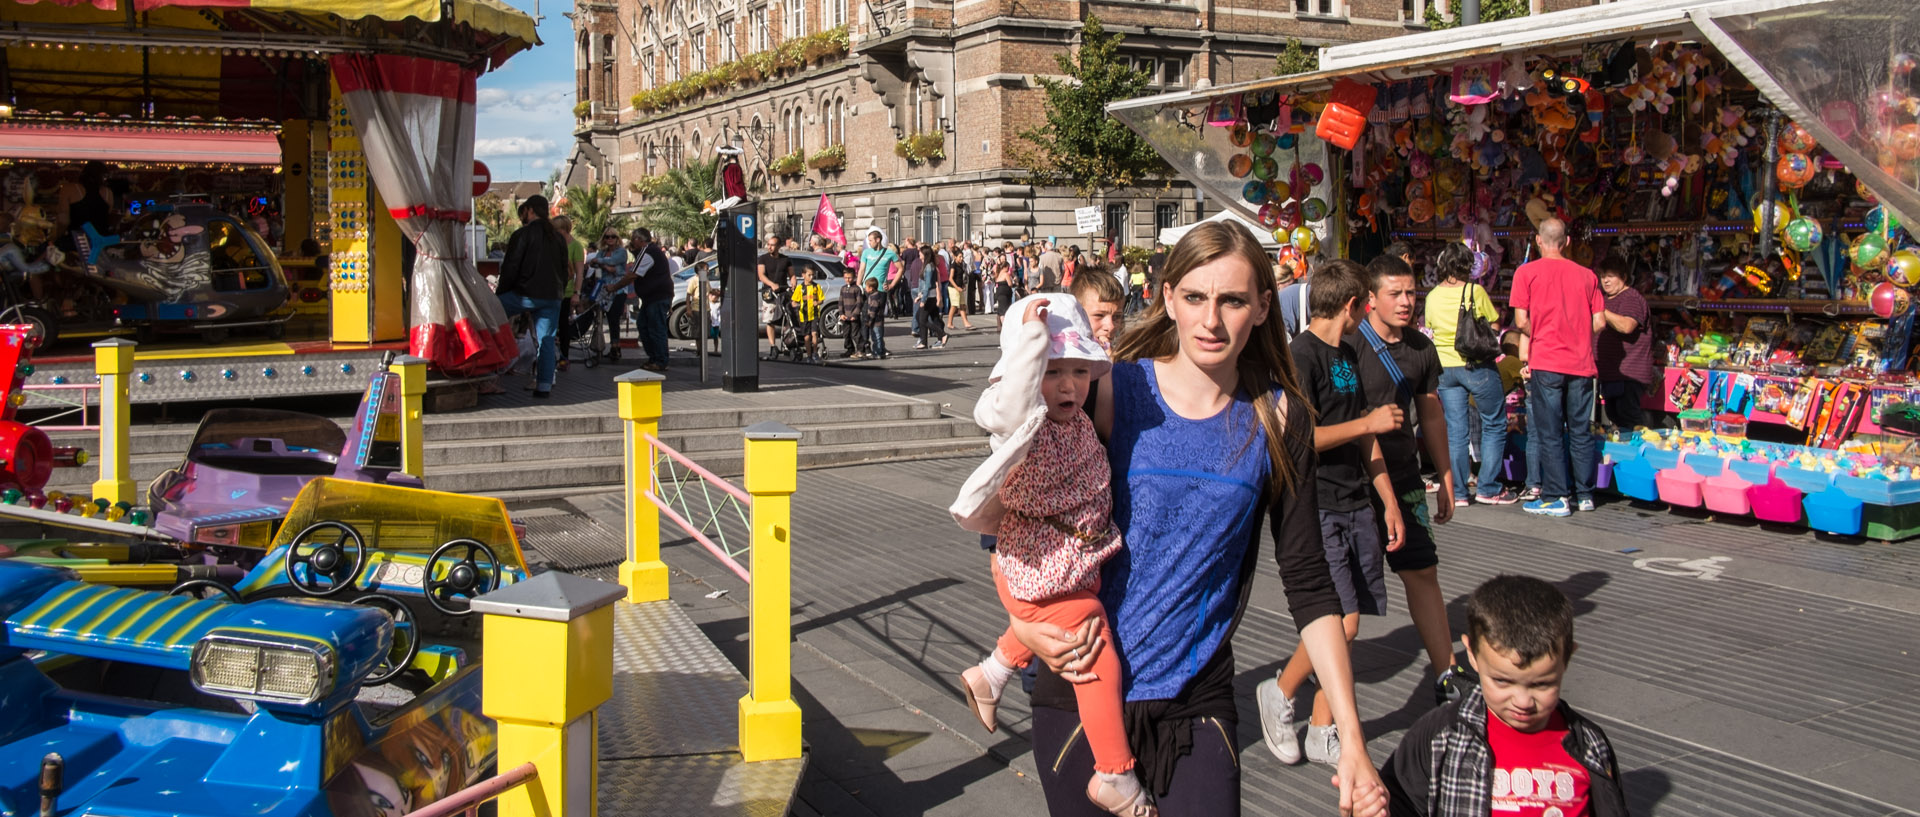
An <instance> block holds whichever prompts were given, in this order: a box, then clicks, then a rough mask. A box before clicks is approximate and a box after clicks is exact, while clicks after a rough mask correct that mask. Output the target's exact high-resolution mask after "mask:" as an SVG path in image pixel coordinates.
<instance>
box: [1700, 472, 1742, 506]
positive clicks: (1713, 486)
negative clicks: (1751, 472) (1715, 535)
mask: <svg viewBox="0 0 1920 817" xmlns="http://www.w3.org/2000/svg"><path fill="white" fill-rule="evenodd" d="M1752 487H1753V483H1751V482H1748V481H1746V480H1744V479H1741V478H1740V475H1739V474H1736V473H1734V472H1733V470H1732V469H1728V470H1725V471H1721V472H1720V473H1718V474H1715V475H1713V476H1710V477H1707V479H1706V481H1705V482H1702V483H1701V484H1700V496H1701V498H1703V499H1704V500H1706V504H1707V510H1710V511H1713V512H1714V513H1730V514H1739V515H1741V516H1745V515H1747V514H1749V513H1752V512H1753V505H1752V503H1750V502H1749V501H1748V499H1747V491H1748V489H1750V488H1752Z"/></svg>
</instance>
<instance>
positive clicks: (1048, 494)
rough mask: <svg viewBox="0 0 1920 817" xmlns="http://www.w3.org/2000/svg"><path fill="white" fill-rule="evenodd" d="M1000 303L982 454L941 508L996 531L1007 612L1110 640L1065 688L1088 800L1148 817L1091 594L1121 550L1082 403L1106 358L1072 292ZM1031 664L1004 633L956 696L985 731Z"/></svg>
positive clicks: (998, 580)
mask: <svg viewBox="0 0 1920 817" xmlns="http://www.w3.org/2000/svg"><path fill="white" fill-rule="evenodd" d="M1008 312H1009V313H1010V314H1014V315H1020V316H1021V318H1020V320H1019V321H1017V322H1009V323H1006V324H1004V325H1003V326H1002V327H1001V330H1000V362H999V363H996V364H995V365H994V367H993V374H992V375H991V385H989V386H988V387H987V391H986V393H985V394H984V395H982V396H981V398H980V402H979V403H978V404H976V406H975V408H974V420H975V421H976V422H978V423H979V424H980V427H981V428H983V429H986V430H987V432H988V433H989V434H991V435H992V438H991V442H992V445H993V453H992V454H991V455H989V456H988V457H987V461H986V462H984V463H981V465H980V467H979V468H978V469H976V470H975V471H974V472H973V475H972V476H970V477H968V478H967V481H966V483H965V484H964V485H962V486H961V487H960V496H959V498H957V499H955V500H954V503H953V506H952V507H951V508H950V509H949V510H950V511H951V512H952V513H953V517H954V519H956V520H958V521H959V522H960V525H961V527H964V528H966V529H967V530H971V531H976V532H979V533H990V534H995V535H996V536H997V537H998V541H997V544H996V546H997V555H996V556H995V558H994V568H993V574H994V575H993V579H994V586H995V587H996V588H998V590H999V592H1000V602H1001V603H1002V604H1004V605H1006V608H1007V612H1009V613H1011V614H1013V616H1014V617H1015V618H1018V619H1020V620H1022V621H1027V622H1034V623H1046V624H1053V625H1056V626H1059V627H1061V628H1063V629H1069V630H1071V629H1073V628H1076V627H1078V626H1080V625H1081V623H1082V622H1085V621H1086V620H1087V619H1088V618H1092V617H1097V618H1099V620H1100V633H1099V637H1100V638H1101V639H1102V640H1103V641H1104V642H1105V643H1106V644H1107V645H1108V646H1107V648H1105V649H1102V650H1100V652H1099V655H1098V656H1096V657H1095V658H1094V665H1093V671H1092V675H1093V676H1094V677H1093V680H1091V681H1089V682H1087V683H1081V684H1075V685H1074V687H1073V691H1074V695H1075V697H1076V698H1077V699H1078V702H1079V710H1080V721H1081V723H1082V724H1083V725H1084V727H1085V730H1086V736H1087V743H1088V745H1089V746H1090V747H1091V748H1092V750H1093V768H1094V771H1095V774H1094V776H1093V779H1092V780H1089V781H1088V782H1087V797H1088V798H1089V799H1091V800H1092V801H1093V802H1094V804H1095V805H1098V806H1100V807H1101V808H1103V809H1105V810H1107V811H1109V812H1111V813H1113V814H1124V815H1128V816H1129V817H1154V815H1156V814H1157V813H1158V812H1157V810H1156V809H1155V807H1154V806H1153V804H1152V801H1151V799H1150V798H1149V797H1148V795H1147V793H1146V791H1145V790H1143V789H1142V788H1141V786H1140V780H1139V778H1138V777H1137V776H1136V775H1135V774H1134V770H1133V766H1134V757H1133V751H1132V750H1131V749H1129V748H1128V746H1127V734H1126V726H1125V724H1124V723H1123V722H1122V720H1121V714H1120V703H1121V692H1120V659H1119V656H1118V655H1117V654H1116V653H1115V652H1114V650H1113V647H1112V644H1113V638H1112V637H1111V635H1110V634H1109V633H1108V630H1107V621H1106V611H1105V610H1104V608H1102V607H1101V605H1100V599H1099V598H1098V597H1097V596H1095V595H1094V593H1095V591H1097V590H1098V589H1099V587H1100V565H1101V564H1102V563H1104V562H1105V561H1106V560H1107V558H1108V557H1110V556H1112V555H1113V554H1114V552H1115V551H1118V550H1119V549H1120V531H1119V529H1118V528H1116V527H1115V526H1114V524H1113V491H1112V489H1111V486H1110V481H1111V474H1112V469H1111V467H1110V466H1109V465H1108V464H1107V451H1106V447H1105V446H1103V445H1102V444H1101V443H1100V438H1099V436H1097V435H1096V434H1095V433H1094V430H1093V422H1092V420H1090V419H1088V417H1087V414H1086V412H1085V411H1084V410H1083V407H1084V406H1085V404H1086V401H1087V392H1088V390H1089V388H1090V387H1091V385H1092V383H1093V381H1094V380H1096V379H1098V378H1100V377H1102V376H1104V375H1105V374H1106V373H1107V371H1108V370H1109V369H1111V368H1112V366H1113V364H1112V362H1111V361H1110V360H1109V359H1108V357H1107V352H1106V349H1104V348H1102V347H1101V345H1100V344H1099V342H1098V341H1096V340H1095V339H1094V336H1093V328H1092V325H1091V323H1090V322H1089V321H1088V320H1087V314H1086V312H1084V311H1082V310H1081V308H1080V304H1079V303H1078V302H1076V301H1075V300H1074V299H1073V296H1071V295H1066V294H1060V293H1053V294H1041V295H1032V296H1029V297H1026V298H1022V299H1021V300H1019V301H1018V302H1016V303H1014V304H1013V306H1012V307H1011V308H1010V309H1009V310H1008ZM1032 660H1033V652H1032V651H1031V650H1028V649H1027V648H1026V647H1025V646H1024V645H1022V644H1021V643H1020V642H1019V640H1017V639H1015V638H1014V636H1013V633H1012V632H1011V631H1009V632H1006V633H1003V634H1002V635H1001V636H1000V640H999V642H998V643H997V644H996V645H995V649H994V651H993V653H992V654H990V655H988V656H987V658H986V660H984V661H981V662H980V664H979V665H978V666H974V667H969V668H968V669H967V671H966V672H964V673H961V676H960V682H961V688H962V689H964V690H966V695H967V703H968V705H969V706H970V707H972V708H973V711H974V714H975V715H976V716H978V717H979V718H980V723H981V724H982V725H984V726H985V727H986V728H987V731H989V732H992V731H994V730H995V729H996V728H998V723H997V722H996V721H995V719H994V714H995V711H996V709H997V708H998V706H999V703H1000V691H1001V690H1002V689H1004V688H1005V687H1006V684H1007V681H1008V680H1010V679H1011V678H1012V677H1013V674H1014V672H1015V671H1016V670H1018V669H1019V668H1020V667H1023V666H1026V665H1027V663H1028V662H1030V661H1032Z"/></svg>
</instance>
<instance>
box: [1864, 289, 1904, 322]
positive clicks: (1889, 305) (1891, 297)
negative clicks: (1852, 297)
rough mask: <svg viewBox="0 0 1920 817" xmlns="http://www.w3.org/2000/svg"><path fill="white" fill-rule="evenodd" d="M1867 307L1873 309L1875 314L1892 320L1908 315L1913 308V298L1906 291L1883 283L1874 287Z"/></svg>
mask: <svg viewBox="0 0 1920 817" xmlns="http://www.w3.org/2000/svg"><path fill="white" fill-rule="evenodd" d="M1867 305H1868V306H1870V307H1872V308H1873V314H1875V315H1879V316H1880V317H1882V318H1891V317H1893V316H1895V315H1904V314H1906V311H1907V309H1908V308H1910V307H1912V306H1913V296H1912V295H1908V294H1907V291H1906V290H1904V289H1901V288H1899V287H1897V286H1894V285H1892V284H1889V283H1887V282H1885V281H1882V282H1880V283H1879V284H1877V285H1875V286H1874V288H1873V294H1872V295H1871V296H1868V298H1867Z"/></svg>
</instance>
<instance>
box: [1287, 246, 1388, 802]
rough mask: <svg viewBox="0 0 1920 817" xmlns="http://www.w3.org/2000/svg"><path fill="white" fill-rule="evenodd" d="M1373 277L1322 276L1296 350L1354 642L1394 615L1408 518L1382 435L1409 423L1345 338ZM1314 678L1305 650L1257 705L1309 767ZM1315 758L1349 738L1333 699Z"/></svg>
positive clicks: (1331, 266)
mask: <svg viewBox="0 0 1920 817" xmlns="http://www.w3.org/2000/svg"><path fill="white" fill-rule="evenodd" d="M1365 274H1366V270H1365V269H1364V268H1362V267H1361V266H1360V265H1359V264H1356V263H1354V262H1352V261H1347V260H1344V259H1343V260H1336V261H1331V262H1328V263H1327V264H1326V265H1325V266H1324V267H1322V268H1321V269H1319V270H1318V271H1316V272H1315V273H1314V276H1313V282H1314V286H1313V290H1312V292H1311V293H1310V294H1309V296H1308V298H1309V300H1308V307H1309V310H1310V316H1309V321H1308V323H1307V326H1306V328H1305V331H1303V332H1301V333H1300V334H1299V335H1298V336H1297V337H1295V338H1294V339H1293V342H1292V343H1291V344H1289V346H1290V349H1291V351H1292V354H1293V368H1294V371H1295V372H1296V373H1297V374H1298V376H1299V378H1300V387H1301V389H1302V390H1303V391H1305V392H1306V394H1307V396H1308V398H1309V399H1311V400H1312V401H1313V410H1314V413H1315V414H1316V415H1318V418H1317V419H1316V420H1315V423H1314V429H1313V447H1314V448H1315V449H1316V450H1317V451H1319V453H1320V464H1319V467H1318V468H1317V469H1316V470H1315V476H1314V481H1315V487H1316V494H1317V496H1318V499H1319V505H1320V538H1321V543H1322V546H1323V547H1325V548H1326V554H1327V564H1328V566H1329V567H1331V568H1332V572H1333V585H1334V589H1335V590H1336V591H1338V593H1339V594H1340V606H1341V612H1342V613H1343V615H1342V616H1341V623H1342V625H1344V626H1345V628H1346V632H1347V640H1348V641H1352V640H1353V639H1354V637H1355V636H1356V635H1358V634H1359V633H1360V616H1361V615H1363V614H1364V615H1371V616H1378V615H1385V614H1386V612H1387V582H1386V571H1385V569H1384V568H1383V567H1382V564H1381V562H1382V559H1383V555H1382V554H1383V545H1384V547H1385V548H1386V549H1397V548H1398V547H1399V546H1400V539H1401V533H1400V510H1399V507H1398V504H1397V503H1396V501H1395V499H1394V494H1393V486H1392V484H1391V482H1389V480H1388V478H1387V467H1386V462H1385V460H1384V459H1383V458H1382V457H1381V456H1380V445H1379V443H1378V442H1376V441H1375V439H1374V435H1375V434H1378V433H1382V432H1385V431H1389V430H1391V429H1393V428H1396V427H1398V426H1399V425H1400V423H1401V420H1402V419H1403V415H1402V413H1401V409H1400V408H1399V407H1398V406H1395V405H1392V404H1391V402H1390V401H1388V402H1386V403H1385V404H1382V405H1380V406H1379V407H1377V408H1375V409H1373V410H1372V411H1368V410H1367V405H1368V395H1367V394H1366V392H1365V391H1364V390H1362V388H1361V384H1360V372H1359V356H1358V353H1356V352H1355V351H1354V348H1353V346H1352V344H1350V343H1348V342H1346V341H1344V340H1342V339H1341V336H1342V335H1344V334H1346V333H1348V332H1351V331H1353V328H1354V327H1355V326H1356V325H1358V324H1359V322H1360V321H1361V319H1362V317H1361V316H1363V315H1364V314H1366V313H1365V309H1366V307H1365V303H1366V294H1367V290H1366V283H1365V281H1364V277H1365ZM1369 483H1371V486H1372V491H1373V492H1376V493H1378V494H1379V495H1380V502H1381V503H1382V506H1383V508H1384V511H1385V512H1384V513H1383V514H1381V518H1383V519H1385V520H1386V522H1385V524H1384V526H1382V525H1378V524H1376V522H1375V516H1376V512H1375V510H1374V507H1373V503H1372V501H1371V498H1370V497H1369V495H1368V494H1369V490H1368V488H1369ZM1312 672H1313V662H1312V660H1311V659H1309V658H1308V657H1307V651H1306V649H1305V647H1304V645H1302V646H1299V647H1296V648H1295V649H1294V652H1293V658H1292V659H1290V660H1289V661H1288V662H1287V666H1286V669H1285V670H1283V671H1282V672H1281V673H1280V677H1279V678H1277V679H1275V681H1274V683H1271V684H1267V683H1262V684H1261V685H1260V687H1259V690H1258V692H1257V694H1256V696H1255V697H1256V699H1257V700H1258V701H1259V704H1260V724H1261V727H1262V729H1264V730H1265V732H1266V740H1267V748H1268V749H1269V750H1272V752H1273V754H1274V756H1275V757H1278V758H1279V759H1280V761H1281V762H1282V763H1289V764H1291V763H1298V762H1300V742H1299V740H1298V739H1297V737H1296V736H1295V734H1294V731H1293V696H1294V693H1295V692H1297V691H1298V690H1299V689H1300V687H1301V685H1302V684H1304V683H1306V680H1307V676H1308V675H1309V674H1311V673H1312ZM1306 755H1307V759H1308V760H1311V761H1313V762H1315V763H1329V764H1331V763H1337V762H1338V761H1339V759H1340V738H1339V734H1338V733H1337V732H1335V731H1334V726H1333V711H1332V708H1331V707H1330V706H1329V705H1328V703H1327V699H1326V696H1325V695H1320V696H1317V697H1316V698H1315V700H1314V703H1313V715H1312V718H1311V720H1309V722H1308V725H1307V742H1306Z"/></svg>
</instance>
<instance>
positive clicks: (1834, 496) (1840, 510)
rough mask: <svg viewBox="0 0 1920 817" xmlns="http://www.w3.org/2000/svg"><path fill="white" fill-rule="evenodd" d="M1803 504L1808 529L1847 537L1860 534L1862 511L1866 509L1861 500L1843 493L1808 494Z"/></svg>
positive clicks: (1823, 492) (1822, 492)
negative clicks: (1805, 510)
mask: <svg viewBox="0 0 1920 817" xmlns="http://www.w3.org/2000/svg"><path fill="white" fill-rule="evenodd" d="M1803 503H1804V505H1805V507H1806V509H1807V527H1809V528H1813V529H1814V530H1823V531H1826V532H1828V533H1838V534H1844V535H1846V536H1858V535H1859V534H1860V511H1861V510H1862V509H1863V508H1865V507H1866V504H1865V503H1863V502H1861V501H1860V500H1858V499H1856V498H1854V497H1851V496H1847V495H1846V493H1845V492H1842V491H1821V492H1820V493H1817V494H1808V495H1807V498H1806V499H1805V500H1804V501H1803Z"/></svg>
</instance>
